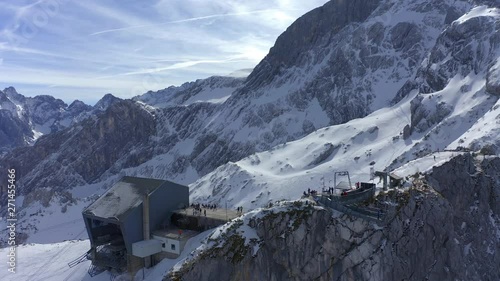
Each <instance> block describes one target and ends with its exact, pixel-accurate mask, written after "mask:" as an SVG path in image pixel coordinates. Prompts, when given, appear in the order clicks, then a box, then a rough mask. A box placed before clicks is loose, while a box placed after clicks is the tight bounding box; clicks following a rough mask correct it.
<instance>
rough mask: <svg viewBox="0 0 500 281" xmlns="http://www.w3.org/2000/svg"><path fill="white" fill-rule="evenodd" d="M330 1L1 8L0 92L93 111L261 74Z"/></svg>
mask: <svg viewBox="0 0 500 281" xmlns="http://www.w3.org/2000/svg"><path fill="white" fill-rule="evenodd" d="M325 2H327V0H308V1H303V0H252V1H248V0H218V1H212V0H155V1H153V0H141V1H138V0H120V1H118V0H114V1H112V0H99V1H98V0H85V1H77V0H40V1H28V0H19V1H14V0H12V1H9V0H0V5H1V9H0V87H1V88H5V87H8V86H14V87H15V88H16V89H17V90H18V92H20V93H21V94H24V95H27V96H34V95H39V94H49V95H53V96H55V97H57V98H60V99H62V100H64V101H66V102H71V101H72V100H74V99H80V100H83V101H85V102H87V103H90V104H93V103H95V102H96V101H97V100H98V99H99V98H101V97H102V96H103V95H104V94H106V93H112V94H114V95H116V96H119V97H123V98H130V97H132V96H135V95H138V94H142V93H144V92H146V91H148V90H157V89H163V88H166V87H168V86H170V85H180V84H182V83H184V82H188V81H193V80H196V79H198V78H206V77H208V76H211V75H227V74H230V73H232V72H234V71H237V70H240V69H248V68H253V67H254V66H255V65H256V64H257V63H258V62H259V61H260V60H261V59H262V58H263V57H264V56H265V55H266V54H267V52H268V50H269V48H270V47H272V45H273V44H274V42H275V40H276V38H277V37H278V36H279V34H281V33H282V32H283V31H284V30H285V29H286V28H287V27H288V26H289V25H290V24H291V23H292V22H293V21H294V20H295V19H297V18H298V17H300V16H301V15H303V14H304V13H306V12H307V11H309V10H311V9H313V8H315V7H318V6H321V5H322V4H324V3H325Z"/></svg>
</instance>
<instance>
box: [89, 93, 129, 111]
mask: <svg viewBox="0 0 500 281" xmlns="http://www.w3.org/2000/svg"><path fill="white" fill-rule="evenodd" d="M121 100H122V99H120V98H117V97H115V96H113V95H112V94H109V93H108V94H106V95H104V96H103V97H102V98H101V99H100V100H99V101H98V102H97V103H96V104H95V105H94V110H100V111H104V110H106V109H107V108H108V107H109V106H110V105H112V104H114V103H116V102H119V101H121Z"/></svg>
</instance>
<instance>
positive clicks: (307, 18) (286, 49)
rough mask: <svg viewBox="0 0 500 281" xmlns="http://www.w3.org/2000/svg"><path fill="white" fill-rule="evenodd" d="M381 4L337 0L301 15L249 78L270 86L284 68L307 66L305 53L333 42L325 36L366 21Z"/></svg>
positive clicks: (377, 1)
mask: <svg viewBox="0 0 500 281" xmlns="http://www.w3.org/2000/svg"><path fill="white" fill-rule="evenodd" d="M379 3H380V0H373V1H363V0H353V1H345V0H333V1H329V2H327V3H326V4H324V5H323V6H321V7H318V8H316V9H314V10H312V11H310V12H308V13H306V14H305V15H303V16H301V17H300V18H299V19H297V20H296V21H295V22H294V23H293V24H292V25H290V27H288V28H287V30H286V31H285V32H283V33H282V34H281V35H280V36H279V37H278V39H277V40H276V43H275V44H274V46H273V47H272V48H271V49H270V50H269V54H268V55H267V56H266V57H265V58H264V59H263V60H262V61H261V62H260V63H259V64H258V65H257V66H256V67H255V69H254V70H253V71H252V73H251V74H250V75H249V76H248V83H249V84H251V85H255V86H257V85H262V84H265V83H268V82H270V81H271V80H272V79H273V76H274V75H277V74H278V73H279V72H280V71H281V70H282V69H286V68H290V67H292V66H295V65H298V64H300V63H303V62H304V61H303V59H301V57H302V55H303V54H304V52H308V51H310V50H312V49H314V47H315V46H316V45H318V44H328V43H330V42H328V41H327V40H325V36H327V37H331V36H333V35H334V34H337V33H338V32H339V31H340V30H341V29H343V28H344V27H346V26H347V25H348V24H351V23H356V22H362V21H364V20H366V19H367V18H368V16H369V15H370V14H371V13H372V12H373V11H374V10H375V9H376V8H377V6H378V5H379Z"/></svg>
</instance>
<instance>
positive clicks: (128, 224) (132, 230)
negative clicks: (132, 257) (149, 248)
mask: <svg viewBox="0 0 500 281" xmlns="http://www.w3.org/2000/svg"><path fill="white" fill-rule="evenodd" d="M122 234H123V240H124V241H125V247H126V248H127V252H128V253H132V243H135V242H138V241H141V240H143V235H142V234H143V232H142V203H141V204H140V205H139V206H137V207H136V208H134V209H133V210H131V211H130V213H128V214H127V217H126V218H125V220H124V221H123V223H122Z"/></svg>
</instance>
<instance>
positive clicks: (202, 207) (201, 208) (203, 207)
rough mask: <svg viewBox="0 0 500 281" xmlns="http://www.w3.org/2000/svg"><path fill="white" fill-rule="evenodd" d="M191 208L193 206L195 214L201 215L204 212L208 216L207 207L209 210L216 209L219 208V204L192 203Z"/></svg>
mask: <svg viewBox="0 0 500 281" xmlns="http://www.w3.org/2000/svg"><path fill="white" fill-rule="evenodd" d="M191 208H193V216H196V215H197V216H199V215H201V214H202V213H203V215H204V216H205V217H206V216H207V209H209V210H216V209H217V204H200V203H198V204H194V203H191Z"/></svg>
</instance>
